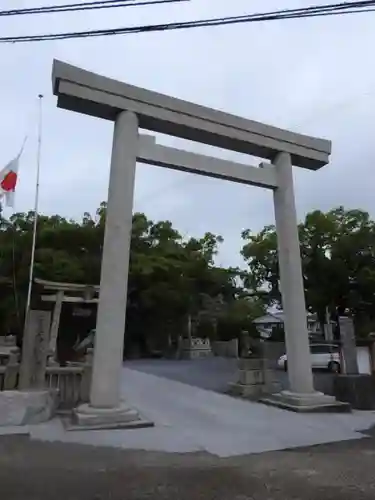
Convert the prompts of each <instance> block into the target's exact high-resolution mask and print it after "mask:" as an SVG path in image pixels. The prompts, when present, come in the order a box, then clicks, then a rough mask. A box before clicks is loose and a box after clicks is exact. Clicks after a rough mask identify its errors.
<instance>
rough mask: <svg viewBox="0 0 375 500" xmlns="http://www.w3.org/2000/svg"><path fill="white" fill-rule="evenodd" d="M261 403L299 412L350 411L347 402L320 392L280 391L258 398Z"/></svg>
mask: <svg viewBox="0 0 375 500" xmlns="http://www.w3.org/2000/svg"><path fill="white" fill-rule="evenodd" d="M260 401H261V402H262V403H265V404H268V405H271V406H276V407H278V408H283V409H285V410H290V411H295V412H301V413H347V412H350V411H351V407H350V405H349V404H348V403H343V402H341V401H337V400H336V399H335V398H334V397H332V396H327V395H326V394H323V393H321V392H312V393H311V394H298V393H295V392H291V391H281V392H279V393H278V394H272V395H271V396H267V397H265V398H262V399H261V400H260Z"/></svg>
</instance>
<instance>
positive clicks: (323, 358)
mask: <svg viewBox="0 0 375 500" xmlns="http://www.w3.org/2000/svg"><path fill="white" fill-rule="evenodd" d="M310 352H311V367H312V369H313V370H314V369H315V370H316V369H318V370H319V369H325V370H329V371H330V372H333V373H340V369H341V366H340V350H339V346H338V345H336V344H311V345H310ZM277 366H278V367H279V368H282V369H284V370H285V371H287V370H288V359H287V355H286V354H283V355H282V356H280V358H279V359H278V361H277Z"/></svg>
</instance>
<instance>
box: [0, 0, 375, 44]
mask: <svg viewBox="0 0 375 500" xmlns="http://www.w3.org/2000/svg"><path fill="white" fill-rule="evenodd" d="M159 1H163V2H168V1H172V0H159ZM153 3H155V2H153ZM374 11H375V0H365V1H357V2H341V3H335V4H329V5H316V6H310V7H305V8H300V9H283V10H278V11H273V12H266V13H258V14H247V15H242V16H227V17H220V18H211V19H201V20H197V21H184V22H173V23H165V24H153V25H143V26H129V27H123V28H111V29H102V30H87V31H75V32H66V33H51V34H43V35H26V36H14V37H12V36H9V37H0V43H20V42H37V41H50V40H66V39H74V38H88V37H97V36H111V35H123V34H132V33H150V32H157V31H169V30H177V29H189V28H199V27H210V26H224V25H230V24H244V23H251V22H265V21H276V20H285V19H302V18H308V17H321V16H334V15H344V14H358V13H368V12H374Z"/></svg>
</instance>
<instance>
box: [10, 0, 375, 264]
mask: <svg viewBox="0 0 375 500" xmlns="http://www.w3.org/2000/svg"><path fill="white" fill-rule="evenodd" d="M62 3H67V0H23V1H22V0H2V2H1V8H2V9H6V8H18V7H30V6H35V5H49V4H62ZM313 3H316V4H318V3H321V4H322V3H328V0H316V2H313V0H299V1H297V0H282V1H281V0H266V1H264V0H263V1H262V0H251V1H250V0H234V1H231V2H229V1H226V0H191V2H190V3H181V4H171V5H168V4H167V5H166V6H164V5H162V6H152V7H136V8H125V9H113V10H107V11H105V10H104V11H96V12H95V11H94V12H84V13H74V14H68V13H67V14H53V15H44V16H41V15H38V16H27V17H26V16H19V17H13V18H1V19H0V33H1V34H2V35H21V34H30V33H33V34H34V33H35V34H36V33H42V32H43V33H45V32H59V31H70V30H72V31H73V30H81V29H83V30H85V29H91V28H92V29H97V28H111V27H120V26H128V25H133V24H134V25H138V24H148V23H157V22H169V21H176V20H180V21H182V20H191V19H199V18H206V17H216V16H217V17H219V16H223V15H237V14H238V15H241V14H245V13H251V12H257V11H267V10H273V9H278V8H282V7H299V6H307V5H310V4H313ZM374 25H375V13H373V14H358V15H354V16H342V17H328V18H323V19H312V20H290V21H281V22H278V21H277V22H267V23H259V24H255V23H254V24H247V25H246V24H245V25H237V26H236V25H235V26H228V27H219V28H201V29H194V30H187V31H176V32H169V33H153V34H152V33H151V34H138V35H125V36H116V37H107V38H94V39H85V40H69V41H61V42H44V43H29V44H16V45H0V63H1V67H0V91H1V92H0V110H1V118H2V119H1V121H0V142H1V148H0V161H1V163H2V164H5V163H7V162H8V161H9V160H10V159H11V158H12V157H14V156H15V154H16V153H17V152H18V149H19V147H20V144H21V142H22V140H23V137H24V134H25V133H28V134H29V141H28V143H27V146H26V149H25V153H24V156H23V159H22V164H21V171H20V180H19V186H18V190H17V195H16V210H17V211H27V210H30V209H32V208H33V197H34V191H35V180H34V179H35V169H36V106H37V102H36V101H37V95H38V94H39V93H43V94H44V96H45V98H44V135H43V152H42V153H43V154H42V173H41V193H40V211H41V212H44V213H48V214H52V213H59V214H61V215H64V216H67V217H74V218H79V217H80V216H81V215H82V214H83V212H84V211H90V212H94V211H95V209H96V207H97V206H98V205H99V203H100V201H102V200H105V199H106V194H107V183H108V174H109V160H110V150H111V140H112V129H113V125H112V124H111V123H109V122H105V121H101V120H99V119H94V118H90V117H87V116H82V115H78V114H75V113H71V112H67V111H63V110H60V109H57V108H56V99H55V97H54V96H53V95H52V90H51V66H52V60H53V58H58V59H61V60H63V61H66V62H68V63H71V64H75V65H77V66H82V67H84V68H86V69H88V70H91V71H96V72H98V73H102V74H104V75H106V76H109V77H112V78H116V79H119V80H124V81H126V82H129V83H132V84H135V85H139V86H142V87H146V88H150V89H152V90H156V91H159V92H162V93H166V94H171V95H172V96H175V97H179V98H183V99H186V100H191V101H194V102H197V103H199V104H203V105H206V106H212V107H214V108H218V109H221V110H224V111H227V112H231V113H235V114H239V115H243V116H244V117H247V118H251V119H254V120H259V121H264V122H266V123H269V124H272V125H275V126H279V127H285V128H290V129H291V130H293V131H296V132H301V133H307V134H311V135H316V136H319V137H325V138H328V139H331V140H332V141H333V155H332V163H331V164H330V165H329V166H327V167H325V168H323V169H322V170H320V171H319V172H308V171H305V170H302V169H298V168H295V182H296V199H297V208H298V215H299V217H300V218H302V217H303V216H304V214H305V213H306V212H307V211H309V210H312V209H314V208H320V209H322V210H328V209H330V208H332V207H335V206H337V205H340V204H342V205H344V206H345V207H347V208H350V207H354V208H362V209H365V210H368V211H369V212H370V213H371V214H372V215H374V216H375V201H374V185H375V183H374V180H375V178H374V176H375V174H374V157H375V150H374V147H373V131H374V126H373V121H374V118H375V106H374V105H375V86H374V82H375V67H374V64H373V51H372V48H373V47H374V44H375V30H374ZM163 139H164V138H163ZM165 142H166V143H168V144H169V143H172V144H174V145H176V144H178V145H180V144H183V142H182V141H178V140H173V139H170V138H166V139H165ZM184 146H186V147H189V148H191V149H193V150H197V151H200V152H205V153H207V152H208V151H209V150H210V148H207V147H204V146H201V145H194V144H191V143H190V144H188V145H184ZM212 154H221V155H222V156H224V157H226V158H232V159H236V156H239V155H235V154H234V153H229V152H220V151H217V150H214V151H213V153H212ZM242 159H243V158H242ZM247 161H249V162H251V159H250V158H249V159H248V160H247ZM135 209H136V210H137V211H144V212H145V213H146V214H147V215H148V216H149V217H150V218H152V219H154V220H160V219H163V220H164V219H169V220H171V221H172V222H173V224H174V225H175V227H176V228H177V229H179V230H180V231H181V232H182V233H183V234H187V235H194V236H200V235H202V234H203V233H204V232H205V231H211V232H214V233H218V234H221V235H222V236H223V237H224V239H225V243H224V244H223V246H222V249H221V252H220V256H219V262H220V263H222V264H224V265H239V264H241V263H242V260H241V257H240V256H239V249H240V247H241V239H240V234H241V231H242V230H243V229H245V228H251V229H253V230H259V229H261V228H262V227H263V225H265V224H270V223H273V221H274V218H273V207H272V196H271V194H270V193H269V192H267V191H265V190H262V189H260V188H255V187H247V186H242V185H235V184H231V183H229V182H224V181H219V180H214V179H208V178H204V177H199V176H193V175H191V174H182V173H178V172H172V171H168V170H165V169H160V168H156V167H148V166H145V165H139V166H138V168H137V180H136V197H135Z"/></svg>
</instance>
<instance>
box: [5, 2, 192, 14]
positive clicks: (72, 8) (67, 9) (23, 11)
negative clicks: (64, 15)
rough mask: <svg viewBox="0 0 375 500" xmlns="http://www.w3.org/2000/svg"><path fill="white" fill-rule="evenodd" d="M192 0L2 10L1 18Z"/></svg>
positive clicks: (78, 4)
mask: <svg viewBox="0 0 375 500" xmlns="http://www.w3.org/2000/svg"><path fill="white" fill-rule="evenodd" d="M189 1H190V0H101V1H96V2H84V3H73V4H64V5H49V6H45V7H29V8H27V9H13V10H1V11H0V17H7V16H20V15H31V14H56V13H61V12H76V11H85V10H97V9H113V8H120V7H138V6H141V5H157V4H163V3H178V2H189Z"/></svg>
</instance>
